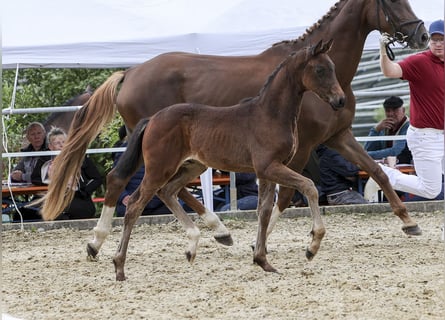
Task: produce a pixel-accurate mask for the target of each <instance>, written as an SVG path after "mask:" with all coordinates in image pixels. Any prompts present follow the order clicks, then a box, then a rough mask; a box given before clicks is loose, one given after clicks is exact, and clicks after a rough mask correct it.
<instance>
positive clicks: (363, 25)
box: [42, 0, 428, 257]
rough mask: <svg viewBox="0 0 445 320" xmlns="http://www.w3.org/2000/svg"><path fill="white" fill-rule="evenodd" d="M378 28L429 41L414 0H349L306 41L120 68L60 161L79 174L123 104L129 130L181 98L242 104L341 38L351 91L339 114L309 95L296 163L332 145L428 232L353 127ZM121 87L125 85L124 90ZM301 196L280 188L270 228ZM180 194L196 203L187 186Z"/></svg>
mask: <svg viewBox="0 0 445 320" xmlns="http://www.w3.org/2000/svg"><path fill="white" fill-rule="evenodd" d="M373 30H379V31H381V32H387V33H389V34H393V35H396V34H397V35H406V37H405V38H404V39H405V41H406V42H407V44H408V45H409V46H410V47H411V48H423V47H425V46H426V44H427V41H428V33H427V31H426V30H425V27H424V26H423V22H422V21H421V20H419V19H418V18H417V17H416V15H415V14H414V13H413V11H412V9H411V7H410V5H409V2H408V0H391V1H388V0H341V1H339V2H337V3H336V4H335V5H334V6H333V7H332V8H331V9H330V10H329V11H328V13H327V14H326V15H324V16H323V17H322V18H321V19H320V20H319V21H318V22H317V23H316V24H314V25H313V26H312V27H311V28H309V29H308V30H307V31H306V33H304V34H303V35H302V36H300V37H299V38H298V39H296V40H292V41H282V42H279V43H277V44H275V45H273V46H272V47H270V48H268V49H267V50H265V51H264V52H262V53H260V54H258V55H254V56H242V57H222V56H209V55H197V54H189V53H168V54H163V55H160V56H158V57H155V58H153V59H151V60H149V61H147V62H145V63H144V64H141V65H139V66H136V67H134V68H130V69H129V70H127V71H125V72H118V73H115V74H113V75H112V76H111V77H110V78H109V79H108V80H107V81H106V82H105V83H104V84H103V85H102V86H101V87H100V88H99V89H97V90H96V92H95V94H94V95H93V97H92V98H91V99H90V100H89V101H88V103H87V104H86V105H85V107H84V108H82V114H81V115H80V116H79V121H77V123H73V126H72V129H71V133H70V136H69V137H68V141H67V143H66V144H65V147H64V150H63V151H62V153H61V154H60V155H59V157H60V158H61V159H62V160H61V161H60V162H59V164H60V166H63V171H64V174H66V175H68V174H69V175H74V174H76V173H77V172H79V169H80V163H81V160H82V159H83V156H84V153H85V151H86V149H87V147H88V144H89V142H90V141H92V140H93V139H94V137H95V136H96V135H97V134H98V133H99V132H100V130H101V128H102V127H103V126H104V125H105V124H106V123H107V122H109V121H111V119H112V117H113V114H114V112H115V105H116V106H117V109H118V111H119V113H120V114H121V115H122V117H123V119H124V121H125V123H126V125H127V127H128V128H129V129H132V128H134V126H135V125H136V123H137V122H138V120H139V119H141V118H143V117H147V116H150V115H153V114H154V113H155V112H157V111H159V110H160V109H162V108H164V107H166V106H168V105H171V104H175V103H180V102H199V103H204V104H207V105H214V106H229V105H234V104H236V103H237V102H238V101H240V100H241V99H242V98H245V97H249V96H254V95H255V94H256V93H257V92H258V91H259V89H260V88H261V86H262V84H263V81H264V79H266V77H267V76H268V75H269V74H270V73H271V72H272V70H273V69H274V68H275V66H276V65H278V63H279V62H280V61H282V60H283V59H284V57H286V56H287V55H289V54H290V53H291V52H293V51H296V50H298V49H299V48H302V47H304V46H307V45H308V44H311V43H316V42H318V41H319V40H320V39H322V38H325V39H326V38H333V39H334V45H333V48H332V49H331V51H330V57H331V58H332V60H333V61H334V63H335V64H336V65H337V78H338V79H339V82H340V85H341V86H342V88H343V90H344V91H345V94H346V105H345V108H343V109H342V110H341V111H338V112H334V111H333V110H329V109H328V108H326V104H325V103H324V102H323V101H321V100H320V99H318V98H317V97H316V96H315V95H314V94H311V93H306V94H305V96H304V98H303V102H302V110H301V115H300V118H299V124H298V134H299V140H300V144H299V146H298V152H297V153H296V155H295V157H294V159H293V160H292V161H291V162H290V163H289V167H290V168H292V169H294V170H295V171H296V172H301V171H302V168H303V167H304V165H305V164H306V162H307V159H308V157H309V154H310V152H311V150H312V149H313V148H314V147H315V146H317V145H318V144H320V143H325V144H326V145H328V146H329V147H331V148H334V149H336V150H337V151H339V152H340V154H342V155H343V156H344V157H345V158H346V159H348V160H349V161H351V162H353V163H356V164H358V165H359V166H360V167H361V168H362V169H364V170H366V171H368V172H369V173H370V175H371V177H373V178H374V180H375V181H377V182H378V183H379V185H380V186H381V187H382V190H383V191H384V193H385V195H386V197H387V199H388V200H389V202H390V204H391V207H392V209H393V212H394V213H395V214H396V215H397V216H398V217H399V218H400V219H401V220H402V222H403V227H402V229H403V230H404V231H405V232H406V233H408V234H413V235H416V234H420V229H419V227H418V226H417V223H416V222H415V221H414V220H413V219H412V218H411V217H410V216H409V214H408V212H407V210H406V207H405V206H404V205H403V203H402V202H401V201H400V199H399V197H398V196H397V194H396V193H395V192H394V190H393V189H392V187H391V186H390V184H389V182H388V180H387V177H386V176H385V175H384V173H383V171H381V169H380V168H379V166H378V165H377V164H376V163H375V162H374V161H373V160H372V159H371V158H370V157H369V156H368V155H367V154H366V152H365V151H364V150H363V148H362V147H361V146H360V144H359V143H358V142H357V141H356V140H355V138H354V136H353V134H352V131H351V124H352V120H353V118H354V113H355V99H354V95H353V93H352V89H351V81H352V78H353V77H354V74H355V72H356V70H357V66H358V64H359V62H360V58H361V55H362V51H363V46H364V43H365V40H366V37H367V36H368V34H369V33H370V32H371V31H373ZM119 84H120V85H121V87H120V90H119V91H118V89H117V87H118V85H119ZM116 94H117V96H116V97H115V95H116ZM57 171H58V172H62V170H57ZM63 183H65V181H64V179H63V177H60V179H59V177H58V176H55V177H54V179H53V183H51V185H50V186H49V191H48V194H47V197H46V199H47V201H45V203H44V207H43V211H42V212H43V214H44V217H48V218H51V214H57V212H61V211H62V210H63V208H64V207H63V206H64V205H65V204H66V202H64V197H63V196H62V195H61V193H63V190H64V187H63V186H64V184H63ZM293 194H294V190H292V189H290V188H287V187H282V188H280V193H279V199H278V203H277V206H276V207H275V208H274V211H273V214H272V218H271V224H270V228H269V230H272V227H273V225H274V223H275V221H276V219H277V218H278V216H279V215H280V214H281V213H282V212H283V211H284V209H285V208H287V207H288V205H289V203H290V200H291V198H292V196H293ZM179 196H180V197H188V200H189V201H193V199H192V198H191V197H189V196H190V195H189V194H187V193H186V192H184V191H181V192H180V194H179ZM183 200H185V199H184V198H183ZM114 207H115V203H111V202H107V200H106V201H105V203H104V207H103V210H102V214H101V217H100V219H99V221H98V223H97V226H96V227H95V228H94V233H95V234H94V239H93V241H91V242H90V243H88V246H87V250H88V255H89V256H90V257H95V256H96V255H97V253H98V250H99V249H100V247H101V245H102V244H103V242H104V240H105V238H106V236H107V235H108V233H109V232H110V230H111V221H112V217H113V213H114ZM192 208H193V209H194V210H195V211H197V213H198V214H200V216H202V217H204V219H205V221H206V222H207V223H208V224H210V225H212V226H213V227H214V229H215V230H216V233H217V234H216V236H215V237H216V238H220V239H223V238H227V235H228V231H227V229H226V228H225V227H224V226H223V225H222V224H221V223H220V222H219V220H218V219H217V218H216V216H215V215H211V213H209V212H208V210H205V209H204V208H200V207H199V204H195V206H192ZM52 211H54V212H53V213H51V212H52Z"/></svg>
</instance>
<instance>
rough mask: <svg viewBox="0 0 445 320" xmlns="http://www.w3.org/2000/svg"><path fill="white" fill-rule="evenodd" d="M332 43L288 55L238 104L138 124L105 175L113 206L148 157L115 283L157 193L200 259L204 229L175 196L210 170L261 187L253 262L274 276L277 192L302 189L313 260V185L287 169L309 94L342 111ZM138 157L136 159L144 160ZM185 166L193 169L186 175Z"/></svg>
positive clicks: (316, 217) (320, 232) (194, 107)
mask: <svg viewBox="0 0 445 320" xmlns="http://www.w3.org/2000/svg"><path fill="white" fill-rule="evenodd" d="M331 45H332V41H330V42H328V43H327V44H323V43H322V42H321V41H320V42H319V43H318V44H317V45H315V46H313V47H311V48H306V49H301V50H299V51H297V52H296V53H295V54H291V55H290V57H289V58H287V59H286V60H284V61H283V62H282V63H281V64H280V65H279V66H278V67H277V69H276V70H275V71H274V72H273V73H272V74H271V76H270V78H269V79H268V80H267V82H266V84H265V85H264V87H263V89H261V91H260V93H259V95H258V96H256V97H255V98H252V99H246V100H247V101H244V102H241V103H240V104H238V105H235V106H231V107H227V108H217V107H211V106H208V105H203V104H196V103H182V104H176V105H173V106H170V107H168V108H165V109H163V110H161V111H159V112H158V113H156V114H155V115H154V116H153V117H151V118H145V119H143V120H141V121H140V122H139V124H138V125H137V126H136V128H135V130H134V132H133V134H132V136H131V138H130V141H129V143H128V147H127V150H126V152H125V153H124V154H123V155H122V158H121V159H120V161H119V162H118V164H117V166H116V167H115V169H114V170H113V171H111V172H110V174H109V175H108V185H107V186H108V190H109V192H108V193H107V196H108V198H109V199H108V200H113V201H117V199H118V197H119V194H120V192H121V189H122V187H123V186H125V185H126V184H127V182H128V180H129V179H130V177H131V176H132V175H133V174H134V172H135V171H136V170H137V169H138V168H139V167H140V165H141V161H142V158H143V162H144V164H145V175H144V178H143V180H142V182H141V184H140V185H139V187H138V188H137V189H136V191H135V192H134V193H133V194H132V195H131V197H130V200H129V202H128V205H127V211H126V213H125V218H124V226H123V230H122V237H121V241H120V243H119V247H118V251H117V253H116V255H115V257H114V259H113V262H114V265H115V268H116V280H119V281H122V280H125V273H124V265H125V260H126V254H127V248H128V243H129V240H130V235H131V231H132V228H133V226H134V224H135V222H136V220H137V219H138V218H139V216H140V215H141V213H142V211H143V210H144V207H145V206H146V204H147V203H148V202H149V201H150V200H151V199H152V197H153V196H154V195H155V194H156V193H157V194H158V196H159V197H160V198H161V199H162V201H163V202H164V203H165V204H166V205H167V206H168V207H169V209H170V210H171V211H172V212H173V214H174V215H175V216H176V217H177V218H178V219H179V221H181V223H182V225H183V226H184V228H185V229H186V232H187V236H188V237H189V248H188V250H187V251H186V256H187V259H188V260H189V261H191V262H192V261H193V260H194V259H195V256H196V247H197V245H198V240H199V230H198V228H197V227H196V226H195V225H194V223H193V221H192V220H191V219H190V217H189V216H187V214H186V212H185V211H184V209H183V208H182V206H181V205H180V204H179V202H178V199H177V194H178V192H179V190H180V189H182V188H183V186H184V182H185V183H187V182H188V181H191V180H193V179H194V178H196V177H197V175H198V174H200V173H202V172H204V171H205V170H206V169H207V167H213V168H217V169H220V170H225V171H239V172H252V171H254V172H255V173H256V175H257V177H258V179H259V181H260V182H259V197H258V199H259V200H258V222H259V226H258V235H257V242H256V243H257V245H256V247H255V252H254V262H255V263H257V264H259V265H260V266H261V267H262V268H263V270H265V271H276V269H275V268H274V267H272V266H271V265H270V264H269V262H268V261H267V258H266V248H265V242H266V231H267V226H268V224H269V219H270V215H271V213H272V206H273V202H274V194H275V186H276V184H280V185H282V186H288V187H290V188H293V189H298V190H300V191H301V192H302V193H303V194H304V195H305V196H306V197H307V198H308V200H309V204H310V207H311V211H312V221H313V225H312V231H311V234H312V236H313V238H312V241H311V244H310V245H309V247H308V249H307V254H306V256H307V257H308V259H312V258H313V256H314V255H315V254H316V253H317V251H318V249H319V247H320V243H321V240H322V238H323V236H324V234H325V227H324V225H323V221H322V219H321V216H320V210H319V207H318V192H317V189H316V188H315V185H314V183H313V182H312V181H311V180H310V179H308V178H305V177H303V176H302V175H300V174H298V173H296V172H295V171H293V170H292V169H289V168H288V167H287V166H286V164H287V163H288V162H289V161H290V159H292V157H293V155H294V154H295V151H296V149H297V146H298V132H297V130H296V125H297V120H298V115H299V110H300V103H301V100H302V98H303V94H304V92H306V91H308V90H312V92H314V94H317V95H318V96H319V97H320V99H322V100H323V101H324V102H326V103H327V104H328V105H331V107H332V109H333V110H338V109H341V108H342V107H343V106H344V101H345V96H344V92H343V90H342V89H341V87H340V84H339V83H338V81H337V78H336V75H335V67H334V64H333V62H332V60H331V59H330V58H329V56H328V55H327V53H326V52H327V51H328V50H329V49H330V47H331ZM135 155H139V156H138V157H137V158H139V161H137V160H135ZM184 163H185V164H184ZM185 167H187V168H188V170H182V169H183V168H185ZM172 179H173V180H172Z"/></svg>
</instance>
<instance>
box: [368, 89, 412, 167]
mask: <svg viewBox="0 0 445 320" xmlns="http://www.w3.org/2000/svg"><path fill="white" fill-rule="evenodd" d="M383 108H384V109H385V116H386V117H385V119H383V120H382V121H380V122H379V123H377V125H376V126H375V127H373V128H371V130H370V131H369V135H368V136H370V137H375V136H396V135H406V132H407V130H408V127H409V118H408V117H407V116H406V115H405V107H404V106H403V100H402V99H401V98H399V97H395V96H391V97H389V98H387V99H386V100H385V101H384V102H383ZM364 148H365V150H366V151H367V152H368V154H369V155H370V156H371V158H373V159H375V160H381V159H383V158H386V157H388V156H395V157H397V160H398V163H411V162H412V155H411V152H410V151H409V149H408V145H407V143H406V140H394V141H367V142H366V143H365V146H364Z"/></svg>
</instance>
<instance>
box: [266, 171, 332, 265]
mask: <svg viewBox="0 0 445 320" xmlns="http://www.w3.org/2000/svg"><path fill="white" fill-rule="evenodd" d="M264 175H265V177H268V178H269V179H273V181H275V182H277V183H278V184H280V188H281V186H284V187H287V188H292V189H294V190H298V191H300V192H301V193H302V194H303V195H304V196H305V197H306V198H307V200H308V202H309V207H310V209H311V216H312V230H311V234H312V241H311V243H310V245H309V247H308V248H307V250H306V258H307V259H308V260H312V258H313V257H314V256H315V255H316V254H317V252H318V250H319V248H320V244H321V240H322V239H323V237H324V235H325V233H326V229H325V226H324V224H323V220H322V219H321V215H320V207H319V205H318V191H317V188H316V187H315V184H314V183H313V182H312V180H311V179H308V178H306V177H304V176H302V175H301V174H299V173H296V172H295V171H293V170H292V169H290V168H288V167H286V166H285V165H283V164H281V163H273V164H271V165H270V166H269V167H268V168H267V170H266V171H265V172H264Z"/></svg>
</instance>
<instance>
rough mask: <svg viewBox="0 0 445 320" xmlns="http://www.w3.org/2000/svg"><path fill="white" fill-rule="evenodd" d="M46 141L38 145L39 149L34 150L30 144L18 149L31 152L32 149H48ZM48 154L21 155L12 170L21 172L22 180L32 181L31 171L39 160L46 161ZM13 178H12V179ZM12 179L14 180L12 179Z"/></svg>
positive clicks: (48, 157)
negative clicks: (40, 145)
mask: <svg viewBox="0 0 445 320" xmlns="http://www.w3.org/2000/svg"><path fill="white" fill-rule="evenodd" d="M48 150H49V149H48V148H47V146H46V142H45V143H44V144H43V145H42V147H40V149H39V150H34V147H33V146H32V144H29V145H28V146H27V147H25V148H22V149H20V151H21V152H33V151H48ZM50 158H51V157H50V156H34V157H23V158H22V159H20V161H19V162H18V163H17V165H16V166H15V167H14V170H20V171H22V172H23V181H25V182H32V173H33V171H34V169H35V167H36V165H37V164H38V163H39V162H42V163H44V162H46V161H48V160H49V159H50ZM12 180H13V179H12ZM13 181H14V180H13Z"/></svg>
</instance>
